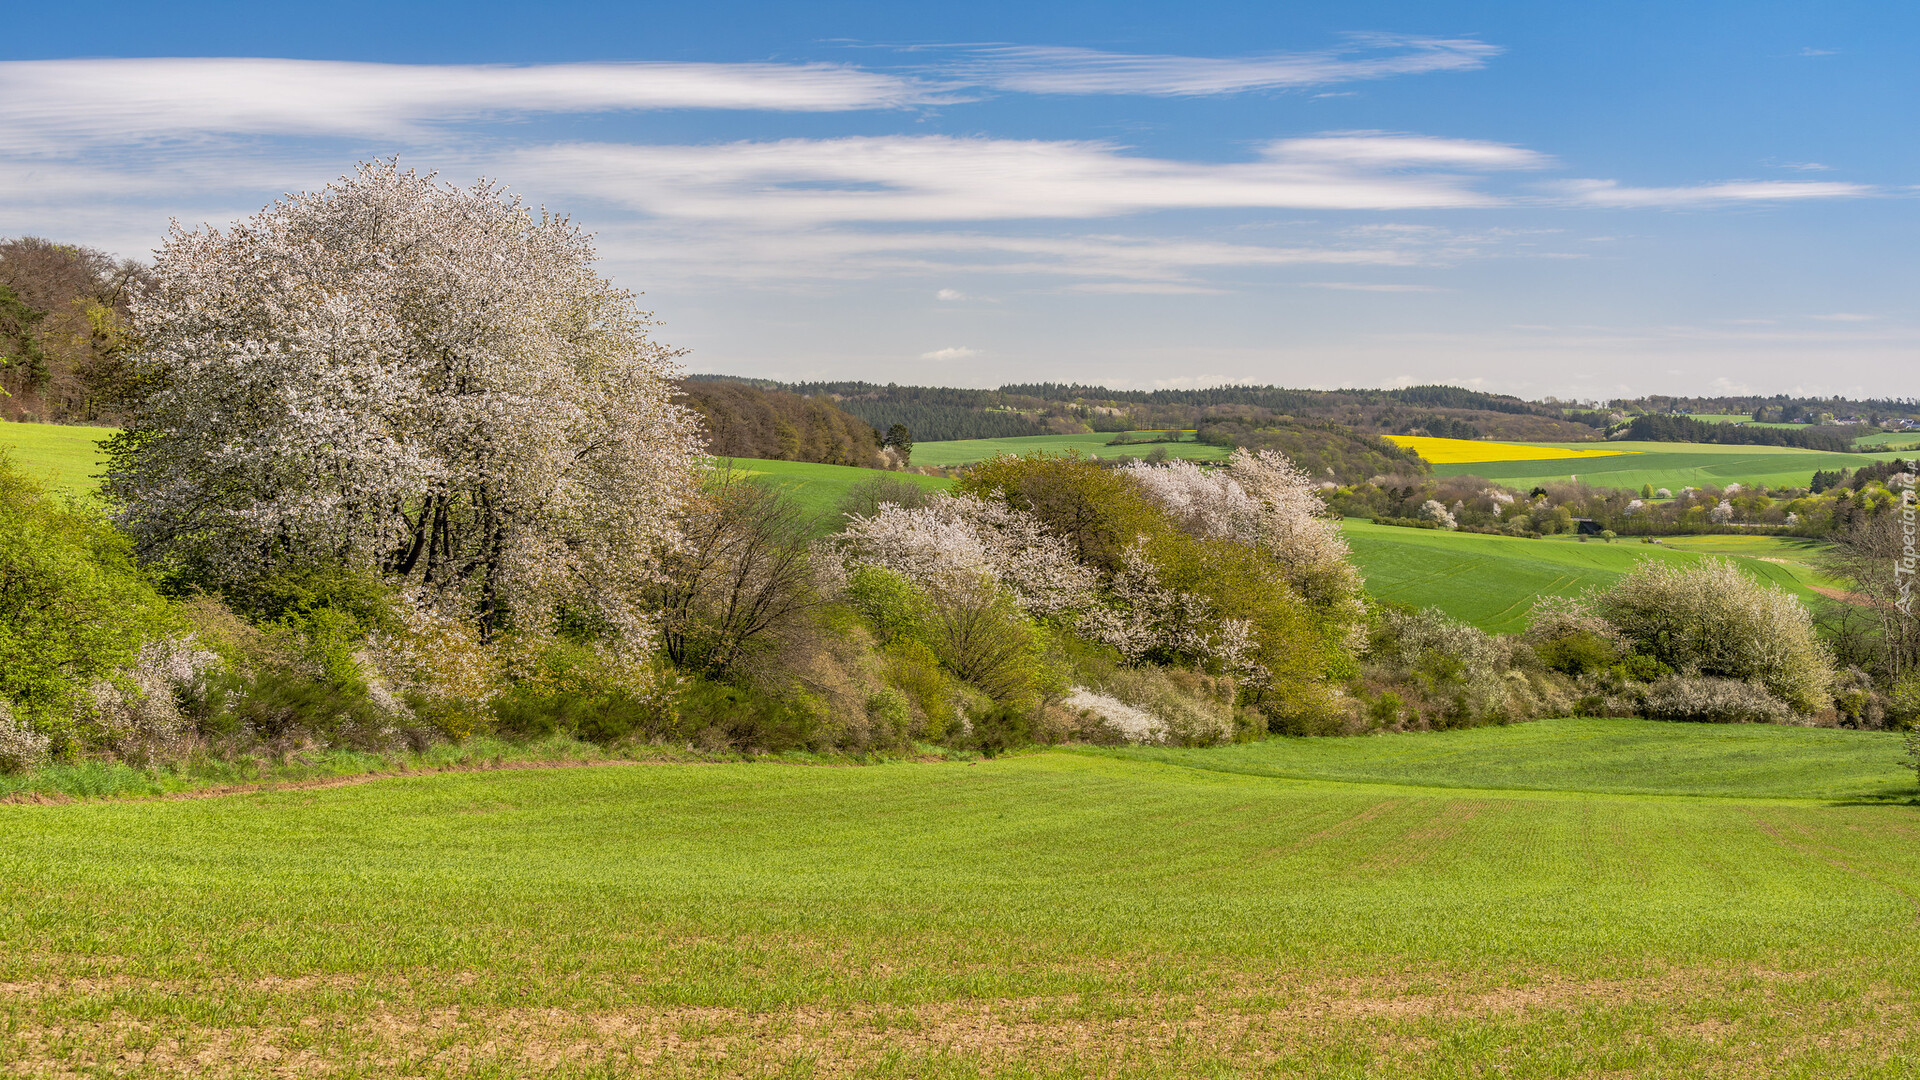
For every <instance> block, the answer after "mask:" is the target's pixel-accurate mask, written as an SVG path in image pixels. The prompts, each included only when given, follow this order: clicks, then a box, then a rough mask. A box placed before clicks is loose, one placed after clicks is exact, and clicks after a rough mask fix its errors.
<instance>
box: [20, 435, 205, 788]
mask: <svg viewBox="0 0 1920 1080" xmlns="http://www.w3.org/2000/svg"><path fill="white" fill-rule="evenodd" d="M173 626H174V623H173V621H172V619H171V618H170V616H169V613H168V611H167V606H166V603H165V601H164V600H163V599H162V598H161V596H160V595H159V593H158V592H157V591H155V589H154V588H153V586H152V584H151V583H149V582H148V580H147V579H146V577H145V575H144V574H143V573H142V572H141V571H140V569H139V568H138V567H137V566H135V565H134V561H133V554H132V549H131V547H130V546H129V544H128V542H127V540H126V538H125V537H123V536H122V535H121V534H120V533H119V532H118V531H117V530H115V529H114V527H113V526H112V524H111V523H109V522H108V521H107V519H106V517H105V516H104V515H102V514H101V513H99V512H98V511H96V510H94V509H91V508H89V507H86V506H83V505H82V504H80V503H78V502H73V501H58V500H55V499H54V498H52V497H51V496H49V495H47V494H46V493H45V492H44V491H42V490H41V489H40V488H39V487H38V486H37V485H35V484H34V483H32V482H31V481H29V480H28V479H27V478H26V477H24V476H23V475H21V473H20V472H19V471H18V470H17V469H16V468H14V466H13V465H12V463H11V461H10V460H8V459H7V458H6V457H5V456H4V455H0V700H5V701H7V702H9V703H11V707H12V711H13V713H14V714H15V720H16V721H17V722H19V723H20V724H21V726H23V727H24V728H27V729H32V730H34V731H37V732H39V733H41V734H43V735H47V736H51V737H52V739H53V749H54V750H55V751H56V752H58V751H60V750H61V749H62V748H63V747H64V746H65V744H66V742H67V739H68V736H69V734H70V730H71V727H72V719H71V718H72V716H73V714H74V711H75V709H76V707H78V706H79V705H80V704H81V703H82V699H83V697H84V696H85V695H86V694H87V692H88V690H89V688H90V687H92V686H93V685H94V684H95V683H96V682H98V681H100V680H103V679H108V678H110V677H112V676H113V675H114V674H115V673H116V672H117V671H119V670H120V669H122V668H125V667H127V666H128V665H130V664H132V663H133V662H134V659H135V657H136V656H137V655H138V654H139V651H140V647H141V646H142V645H143V644H145V643H147V642H148V641H151V640H154V639H156V638H158V637H160V636H162V635H163V634H164V633H166V632H167V631H168V630H170V629H172V628H173Z"/></svg>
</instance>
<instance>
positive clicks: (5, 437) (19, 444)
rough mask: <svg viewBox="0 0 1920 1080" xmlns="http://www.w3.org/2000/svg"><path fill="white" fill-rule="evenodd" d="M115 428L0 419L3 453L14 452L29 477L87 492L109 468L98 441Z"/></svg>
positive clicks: (54, 486)
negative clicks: (103, 471)
mask: <svg viewBox="0 0 1920 1080" xmlns="http://www.w3.org/2000/svg"><path fill="white" fill-rule="evenodd" d="M114 430H115V429H113V428H104V427H78V426H69V425H66V424H16V423H13V422H11V421H7V420H0V453H6V454H10V455H12V457H13V459H14V462H15V463H16V464H18V465H19V466H20V467H21V468H22V469H23V470H24V471H25V472H26V474H27V475H28V476H30V477H32V478H34V479H35V480H38V481H40V482H42V483H45V484H46V485H47V486H48V487H50V488H52V489H53V490H55V491H64V492H68V493H70V494H74V495H84V494H87V493H88V492H91V491H93V490H94V488H95V487H97V486H98V482H97V481H96V480H95V479H94V477H95V476H97V475H99V473H100V472H101V470H103V469H105V468H106V461H105V459H104V458H103V457H102V456H101V454H100V451H99V446H98V444H99V441H100V440H101V439H104V438H106V437H107V436H109V435H111V434H113V433H114Z"/></svg>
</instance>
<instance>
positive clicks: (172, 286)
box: [107, 161, 699, 636]
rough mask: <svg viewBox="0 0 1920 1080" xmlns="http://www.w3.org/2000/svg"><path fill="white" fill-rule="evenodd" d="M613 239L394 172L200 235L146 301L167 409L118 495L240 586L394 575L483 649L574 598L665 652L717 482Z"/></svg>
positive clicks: (363, 171)
mask: <svg viewBox="0 0 1920 1080" xmlns="http://www.w3.org/2000/svg"><path fill="white" fill-rule="evenodd" d="M594 254H595V253H594V248H593V244H592V238H591V237H590V236H589V235H587V234H586V233H583V232H582V231H580V230H579V229H578V228H576V227H575V226H574V225H572V224H571V223H570V222H569V221H568V220H567V219H565V218H563V217H557V216H554V215H551V214H549V213H547V212H545V211H541V212H539V213H537V214H536V213H535V212H533V211H532V210H530V209H529V208H528V207H527V206H526V205H524V204H523V203H522V202H521V201H520V200H519V199H518V198H516V197H508V196H506V195H505V194H504V193H503V192H502V191H501V189H500V188H498V187H497V186H495V185H494V184H492V183H489V182H485V181H482V182H481V183H479V184H476V185H475V186H473V187H471V188H466V189H460V188H455V187H452V186H449V185H446V184H443V183H440V182H438V181H436V180H435V178H434V177H433V176H431V175H427V176H421V175H417V174H415V173H413V172H411V171H403V170H401V169H400V168H399V166H398V164H397V163H395V162H392V161H383V162H378V163H374V164H365V165H362V166H360V168H359V170H358V171H357V172H356V173H354V174H353V175H351V176H347V177H343V178H342V179H341V180H339V181H337V182H335V183H334V184H332V185H330V186H328V187H327V188H325V189H324V190H322V191H320V192H317V193H311V194H301V195H295V196H289V197H287V198H286V199H284V200H282V201H280V202H278V203H276V204H275V205H273V206H271V207H269V208H267V209H266V210H264V211H263V212H261V213H260V214H258V215H256V216H254V217H253V218H252V219H250V220H248V221H245V222H242V223H238V224H235V225H234V226H233V227H232V228H230V229H228V230H226V231H221V230H216V229H211V228H208V229H204V230H200V231H186V230H184V229H182V228H180V227H179V226H178V225H177V224H176V225H175V226H174V228H173V230H172V232H171V233H170V234H169V236H168V238H167V241H166V243H165V244H164V246H163V247H162V248H161V249H160V251H159V257H158V260H157V262H156V264H155V266H154V270H153V275H154V286H153V289H152V291H151V292H150V293H149V294H148V295H147V296H146V297H144V298H143V299H142V300H140V301H139V302H138V303H137V305H136V306H135V308H134V313H133V318H134V326H135V333H136V335H137V338H138V341H139V353H138V357H137V360H136V363H137V365H138V371H139V375H140V377H141V378H143V379H144V380H145V381H146V383H147V384H148V385H149V386H151V388H152V391H151V393H150V394H149V395H148V396H147V397H146V399H145V400H144V402H142V403H141V405H140V406H139V407H138V410H137V412H136V413H135V415H134V416H133V417H132V419H131V422H130V423H129V425H128V426H127V429H126V431H125V433H124V434H123V435H122V436H121V437H120V438H119V439H118V441H117V444H116V445H115V446H114V447H113V451H114V452H113V460H112V464H111V467H110V469H109V473H108V483H107V489H108V491H109V493H110V495H111V496H113V497H114V498H115V500H116V501H117V503H118V505H119V507H120V510H119V513H120V518H121V523H122V524H123V525H124V527H125V528H126V529H127V530H128V531H129V532H130V533H131V534H132V535H133V536H134V538H135V540H136V543H137V544H138V545H139V548H140V550H141V552H142V553H143V554H144V555H145V556H147V557H149V558H155V559H159V560H163V561H164V562H166V563H168V564H171V565H173V566H175V567H178V568H180V569H182V570H185V571H187V572H189V573H191V574H192V575H193V576H194V577H195V578H197V579H199V580H202V581H206V582H208V583H209V584H213V585H216V586H227V585H235V584H244V583H246V582H248V581H250V580H257V579H259V578H261V577H263V576H266V575H270V574H273V573H276V572H279V571H281V570H284V569H286V568H288V567H300V566H311V565H315V564H324V565H328V566H335V567H341V568H345V569H348V570H354V571H364V572H371V573H377V574H380V575H382V576H384V577H386V578H388V579H390V580H397V581H398V582H399V583H400V584H401V585H402V586H404V587H407V588H408V589H410V590H413V591H415V592H417V593H418V594H419V595H422V596H424V597H426V598H429V599H431V600H433V601H434V602H435V606H437V607H438V608H440V609H441V610H442V611H444V612H450V613H456V614H457V615H458V617H460V618H461V619H463V620H466V621H468V622H469V625H471V626H473V627H474V628H475V629H476V630H478V631H479V632H480V633H481V634H482V635H491V634H493V633H494V632H496V631H498V630H500V629H503V628H509V627H518V628H526V629H536V628H538V627H540V626H541V625H543V624H545V623H550V621H551V619H552V617H553V615H554V613H555V612H556V610H558V609H559V608H560V607H561V606H563V605H571V606H573V607H575V608H576V609H582V610H586V611H591V612H595V613H597V614H598V615H600V616H601V617H602V618H603V619H604V620H606V621H607V622H608V624H609V626H610V627H611V628H612V629H613V630H615V631H617V632H632V633H634V634H636V635H641V636H644V629H645V613H644V612H643V611H642V610H641V608H640V606H639V604H640V597H641V595H642V589H643V587H644V585H645V584H646V583H647V582H648V581H649V580H650V579H651V578H652V576H653V575H654V572H655V566H656V552H658V551H659V550H660V548H661V546H662V545H663V544H665V543H668V542H670V541H671V540H672V537H673V529H674V525H673V521H674V517H675V515H674V510H675V508H676V507H677V506H678V505H679V502H680V500H681V499H682V498H683V497H684V495H685V493H686V492H687V490H688V489H689V487H690V485H691V484H692V482H693V478H694V472H695V468H696V465H697V463H698V460H699V458H698V451H697V447H696V444H695V442H694V437H693V435H694V420H693V417H692V415H691V414H690V413H689V412H687V411H686V410H685V409H683V408H681V407H680V406H678V405H675V404H674V403H673V402H672V401H671V400H670V382H669V380H670V379H671V378H672V377H673V376H674V374H675V372H676V367H675V364H674V357H675V355H676V354H675V353H674V352H673V351H672V350H670V349H668V348H666V347H664V346H662V345H660V344H659V343H657V342H655V341H653V340H651V338H650V337H649V336H648V327H649V326H650V325H651V324H650V321H649V318H648V316H647V314H646V313H644V312H642V311H640V310H639V309H638V308H637V306H636V304H635V298H634V297H633V295H632V294H630V293H628V292H625V291H622V290H620V289H618V288H615V287H614V286H613V285H612V284H610V283H609V282H607V281H606V280H605V279H603V278H601V277H600V276H599V275H598V274H596V273H595V271H594Z"/></svg>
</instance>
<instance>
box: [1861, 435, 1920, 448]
mask: <svg viewBox="0 0 1920 1080" xmlns="http://www.w3.org/2000/svg"><path fill="white" fill-rule="evenodd" d="M1853 445H1855V446H1866V447H1873V448H1875V449H1881V450H1913V449H1916V448H1920V431H1882V432H1880V433H1878V434H1875V435H1865V436H1862V437H1860V438H1858V439H1855V440H1853Z"/></svg>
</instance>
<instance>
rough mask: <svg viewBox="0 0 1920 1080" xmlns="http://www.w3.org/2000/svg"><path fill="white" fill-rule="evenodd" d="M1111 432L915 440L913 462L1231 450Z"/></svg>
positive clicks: (1218, 456)
mask: <svg viewBox="0 0 1920 1080" xmlns="http://www.w3.org/2000/svg"><path fill="white" fill-rule="evenodd" d="M1114 434H1115V433H1114V432H1097V433H1094V434H1090V435H1026V436H1021V437H1019V438H1012V439H956V440H954V441H952V442H923V443H914V444H913V463H914V464H915V465H938V466H941V467H943V468H946V467H951V466H954V465H970V464H972V463H973V462H976V461H985V460H987V459H988V458H993V457H999V456H1000V455H1002V454H1016V455H1017V454H1031V453H1034V452H1036V451H1045V452H1047V453H1049V454H1064V453H1067V452H1068V451H1071V450H1078V451H1080V452H1081V453H1082V454H1085V455H1087V456H1088V457H1103V458H1114V457H1119V456H1120V455H1122V454H1126V455H1130V456H1132V457H1144V456H1146V455H1147V454H1149V453H1152V452H1153V450H1154V449H1155V448H1156V447H1158V448H1161V449H1164V450H1166V452H1167V456H1168V457H1179V458H1191V459H1193V460H1195V461H1223V460H1225V459H1226V458H1227V457H1228V456H1229V455H1231V454H1232V453H1233V451H1232V450H1230V449H1228V448H1227V447H1223V446H1210V445H1208V444H1206V443H1197V442H1177V443H1136V444H1134V445H1132V446H1108V445H1107V443H1108V442H1109V441H1111V440H1112V439H1113V437H1114ZM1131 434H1132V435H1133V437H1135V438H1152V437H1153V436H1155V435H1157V434H1159V432H1154V431H1135V432H1132V433H1131Z"/></svg>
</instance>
